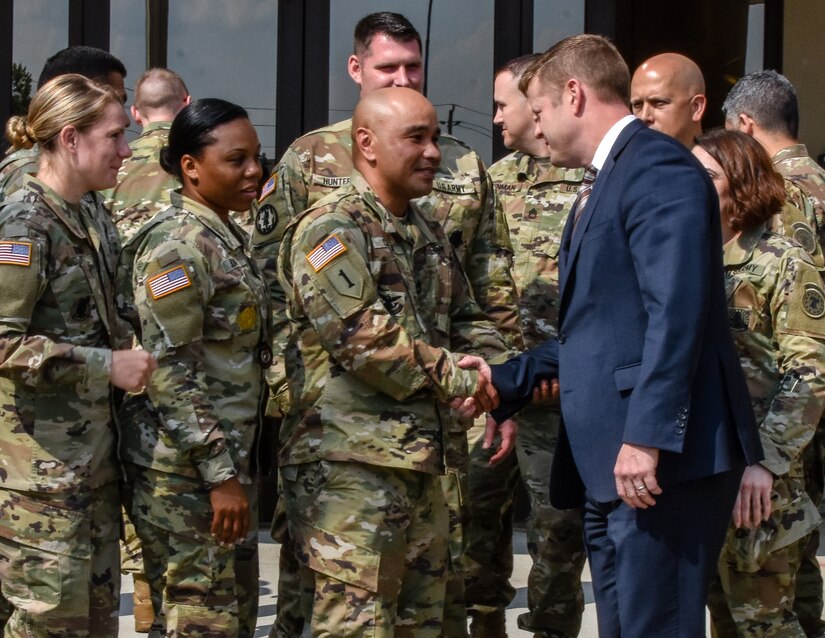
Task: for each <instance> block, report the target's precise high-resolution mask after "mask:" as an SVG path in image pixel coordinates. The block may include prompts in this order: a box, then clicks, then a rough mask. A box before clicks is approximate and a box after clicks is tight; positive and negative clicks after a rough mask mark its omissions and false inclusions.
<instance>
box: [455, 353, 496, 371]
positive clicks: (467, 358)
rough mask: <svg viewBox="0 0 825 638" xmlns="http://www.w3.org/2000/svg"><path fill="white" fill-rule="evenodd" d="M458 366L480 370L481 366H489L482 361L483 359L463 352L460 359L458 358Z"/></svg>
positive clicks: (464, 368)
mask: <svg viewBox="0 0 825 638" xmlns="http://www.w3.org/2000/svg"><path fill="white" fill-rule="evenodd" d="M458 367H459V368H462V369H463V370H471V369H472V370H480V369H481V368H485V367H486V368H487V369H488V370H489V366H487V362H486V361H484V359H482V358H481V357H476V356H474V355H470V354H465V355H464V356H463V357H462V358H461V359H459V361H458Z"/></svg>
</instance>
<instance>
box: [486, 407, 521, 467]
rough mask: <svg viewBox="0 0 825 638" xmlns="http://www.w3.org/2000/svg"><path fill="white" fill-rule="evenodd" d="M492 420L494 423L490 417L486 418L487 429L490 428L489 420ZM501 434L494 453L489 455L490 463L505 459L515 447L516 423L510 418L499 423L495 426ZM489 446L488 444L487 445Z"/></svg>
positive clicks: (493, 463)
mask: <svg viewBox="0 0 825 638" xmlns="http://www.w3.org/2000/svg"><path fill="white" fill-rule="evenodd" d="M491 421H492V422H493V425H495V421H493V419H492V418H490V419H488V420H487V430H489V428H490V422H491ZM496 429H497V430H498V432H499V434H500V435H501V444H500V445H499V447H498V450H496V452H495V454H493V456H491V457H490V465H495V464H497V463H500V462H501V461H503V460H504V459H506V458H507V457H508V456H509V455H510V453H511V452H512V451H513V449H514V448H515V447H516V434H517V432H518V425H516V422H515V421H513V420H512V419H507V420H506V421H504V422H503V423H501V425H499V426H498V427H497V428H496ZM487 430H485V442H486V431H487ZM490 445H492V441H491V442H490ZM487 447H489V446H487Z"/></svg>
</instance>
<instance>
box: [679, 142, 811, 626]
mask: <svg viewBox="0 0 825 638" xmlns="http://www.w3.org/2000/svg"><path fill="white" fill-rule="evenodd" d="M693 153H694V155H695V156H696V157H697V158H698V159H699V161H700V162H701V163H702V164H703V165H704V166H705V168H706V169H707V171H708V174H709V175H710V177H711V180H712V181H713V183H714V186H715V187H716V190H717V193H718V194H719V206H720V213H721V215H720V217H721V223H722V238H723V242H724V263H725V281H726V289H727V295H728V317H729V322H730V327H731V331H732V333H733V337H734V342H735V344H736V347H737V350H738V352H739V357H740V360H741V363H742V370H743V371H744V373H745V378H746V380H747V383H748V391H749V393H750V396H751V403H752V406H753V410H754V414H755V416H756V420H757V423H758V424H759V435H760V439H761V442H762V447H763V449H764V451H765V459H764V460H763V461H761V462H760V463H756V464H754V465H751V466H749V467H748V468H746V469H745V474H744V476H743V477H742V483H741V487H740V491H739V497H738V498H737V501H736V505H735V507H734V512H733V523H732V525H731V526H730V528H729V531H728V536H727V539H726V542H725V545H724V547H723V549H722V553H721V556H720V558H719V577H718V578H717V579H716V580H715V582H714V584H713V585H711V589H710V593H709V596H708V607H709V608H710V612H711V622H712V625H713V630H714V631H713V635H714V636H716V637H717V638H736V637H737V636H780V635H781V636H794V637H796V638H804V636H805V633H804V631H803V629H802V626H801V624H800V622H799V619H798V618H797V616H796V614H795V613H794V609H793V607H794V587H795V580H796V575H797V571H798V569H799V565H800V562H801V559H802V554H803V550H804V547H805V545H806V540H807V537H808V535H809V534H810V532H811V530H813V529H816V527H817V525H818V524H819V521H820V517H819V513H818V512H817V510H816V507H815V506H814V504H813V502H812V501H811V499H810V498H809V497H808V495H807V493H806V491H805V480H804V472H803V466H802V455H803V449H804V448H805V447H806V446H807V445H808V444H809V443H810V441H811V439H812V438H813V434H814V430H815V429H816V426H817V423H818V422H819V419H820V416H821V415H822V410H823V405H825V292H823V290H822V280H821V278H820V275H819V273H818V272H817V269H816V268H815V267H814V265H813V264H812V263H811V262H810V260H809V258H808V255H807V254H806V253H805V252H804V251H803V250H802V249H801V247H799V246H798V245H797V244H795V243H794V242H792V241H789V240H788V239H787V238H785V237H782V236H780V235H776V234H774V233H771V232H769V231H768V230H767V227H766V225H765V222H767V221H768V220H769V219H770V217H771V215H772V214H774V213H775V211H776V209H778V208H779V207H780V206H781V205H782V201H783V199H784V197H785V192H784V189H783V182H782V178H781V176H780V175H779V174H778V173H776V171H774V170H773V167H772V166H771V162H770V159H769V157H768V155H767V153H765V151H764V149H763V148H762V147H760V145H759V144H758V143H757V142H756V141H754V140H753V139H752V138H750V137H748V136H747V135H744V134H742V133H738V132H734V131H712V132H709V133H706V134H704V135H701V136H700V137H699V138H698V139H697V146H696V147H694V149H693Z"/></svg>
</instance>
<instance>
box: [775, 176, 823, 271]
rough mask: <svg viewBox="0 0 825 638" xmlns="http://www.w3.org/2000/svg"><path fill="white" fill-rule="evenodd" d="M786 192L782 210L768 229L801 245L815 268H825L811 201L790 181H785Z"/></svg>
mask: <svg viewBox="0 0 825 638" xmlns="http://www.w3.org/2000/svg"><path fill="white" fill-rule="evenodd" d="M785 191H786V192H787V194H788V197H787V199H786V200H785V205H784V206H783V207H782V210H781V211H780V212H779V213H777V214H776V215H774V216H773V218H772V219H771V221H770V223H769V225H768V229H769V230H770V231H771V232H774V233H776V234H778V235H785V236H786V237H790V238H791V239H793V240H794V241H795V242H796V243H797V244H799V245H800V246H801V247H802V248H803V249H805V252H806V253H808V256H809V257H810V258H811V261H812V262H813V263H814V265H815V266H818V267H819V268H822V267H823V266H825V256H823V253H822V247H821V246H820V244H819V241H818V239H817V235H816V232H815V229H816V221H815V220H816V217H815V213H814V208H813V206H812V205H811V202H810V200H809V199H808V198H807V197H805V195H804V194H803V193H802V191H801V190H800V189H799V187H797V186H796V184H794V183H792V182H791V181H789V180H787V179H786V180H785Z"/></svg>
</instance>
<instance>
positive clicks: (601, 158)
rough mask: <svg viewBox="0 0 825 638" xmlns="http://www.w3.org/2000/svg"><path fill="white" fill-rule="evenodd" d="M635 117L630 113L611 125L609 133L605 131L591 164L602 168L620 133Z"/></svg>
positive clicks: (598, 168)
mask: <svg viewBox="0 0 825 638" xmlns="http://www.w3.org/2000/svg"><path fill="white" fill-rule="evenodd" d="M635 119H636V116H635V115H632V114H630V113H628V114H627V115H625V116H624V117H623V118H622V119H620V120H619V121H618V122H616V123H615V124H614V125H613V126H611V127H610V129H609V130H608V131H607V133H605V136H604V137H603V138H602V141H601V142H599V146H598V147H597V148H596V154H595V155H593V159H592V160H591V161H590V164H592V165H593V166H594V167H595V168H596V169H597V170H602V168H603V167H604V165H605V162H607V156H608V155H609V154H610V149H611V148H613V145H614V144H615V143H616V140H617V139H619V135H620V134H621V132H622V131H623V130H624V129H625V127H626V126H628V125H629V124H630V123H631V122H632V121H633V120H635Z"/></svg>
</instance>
